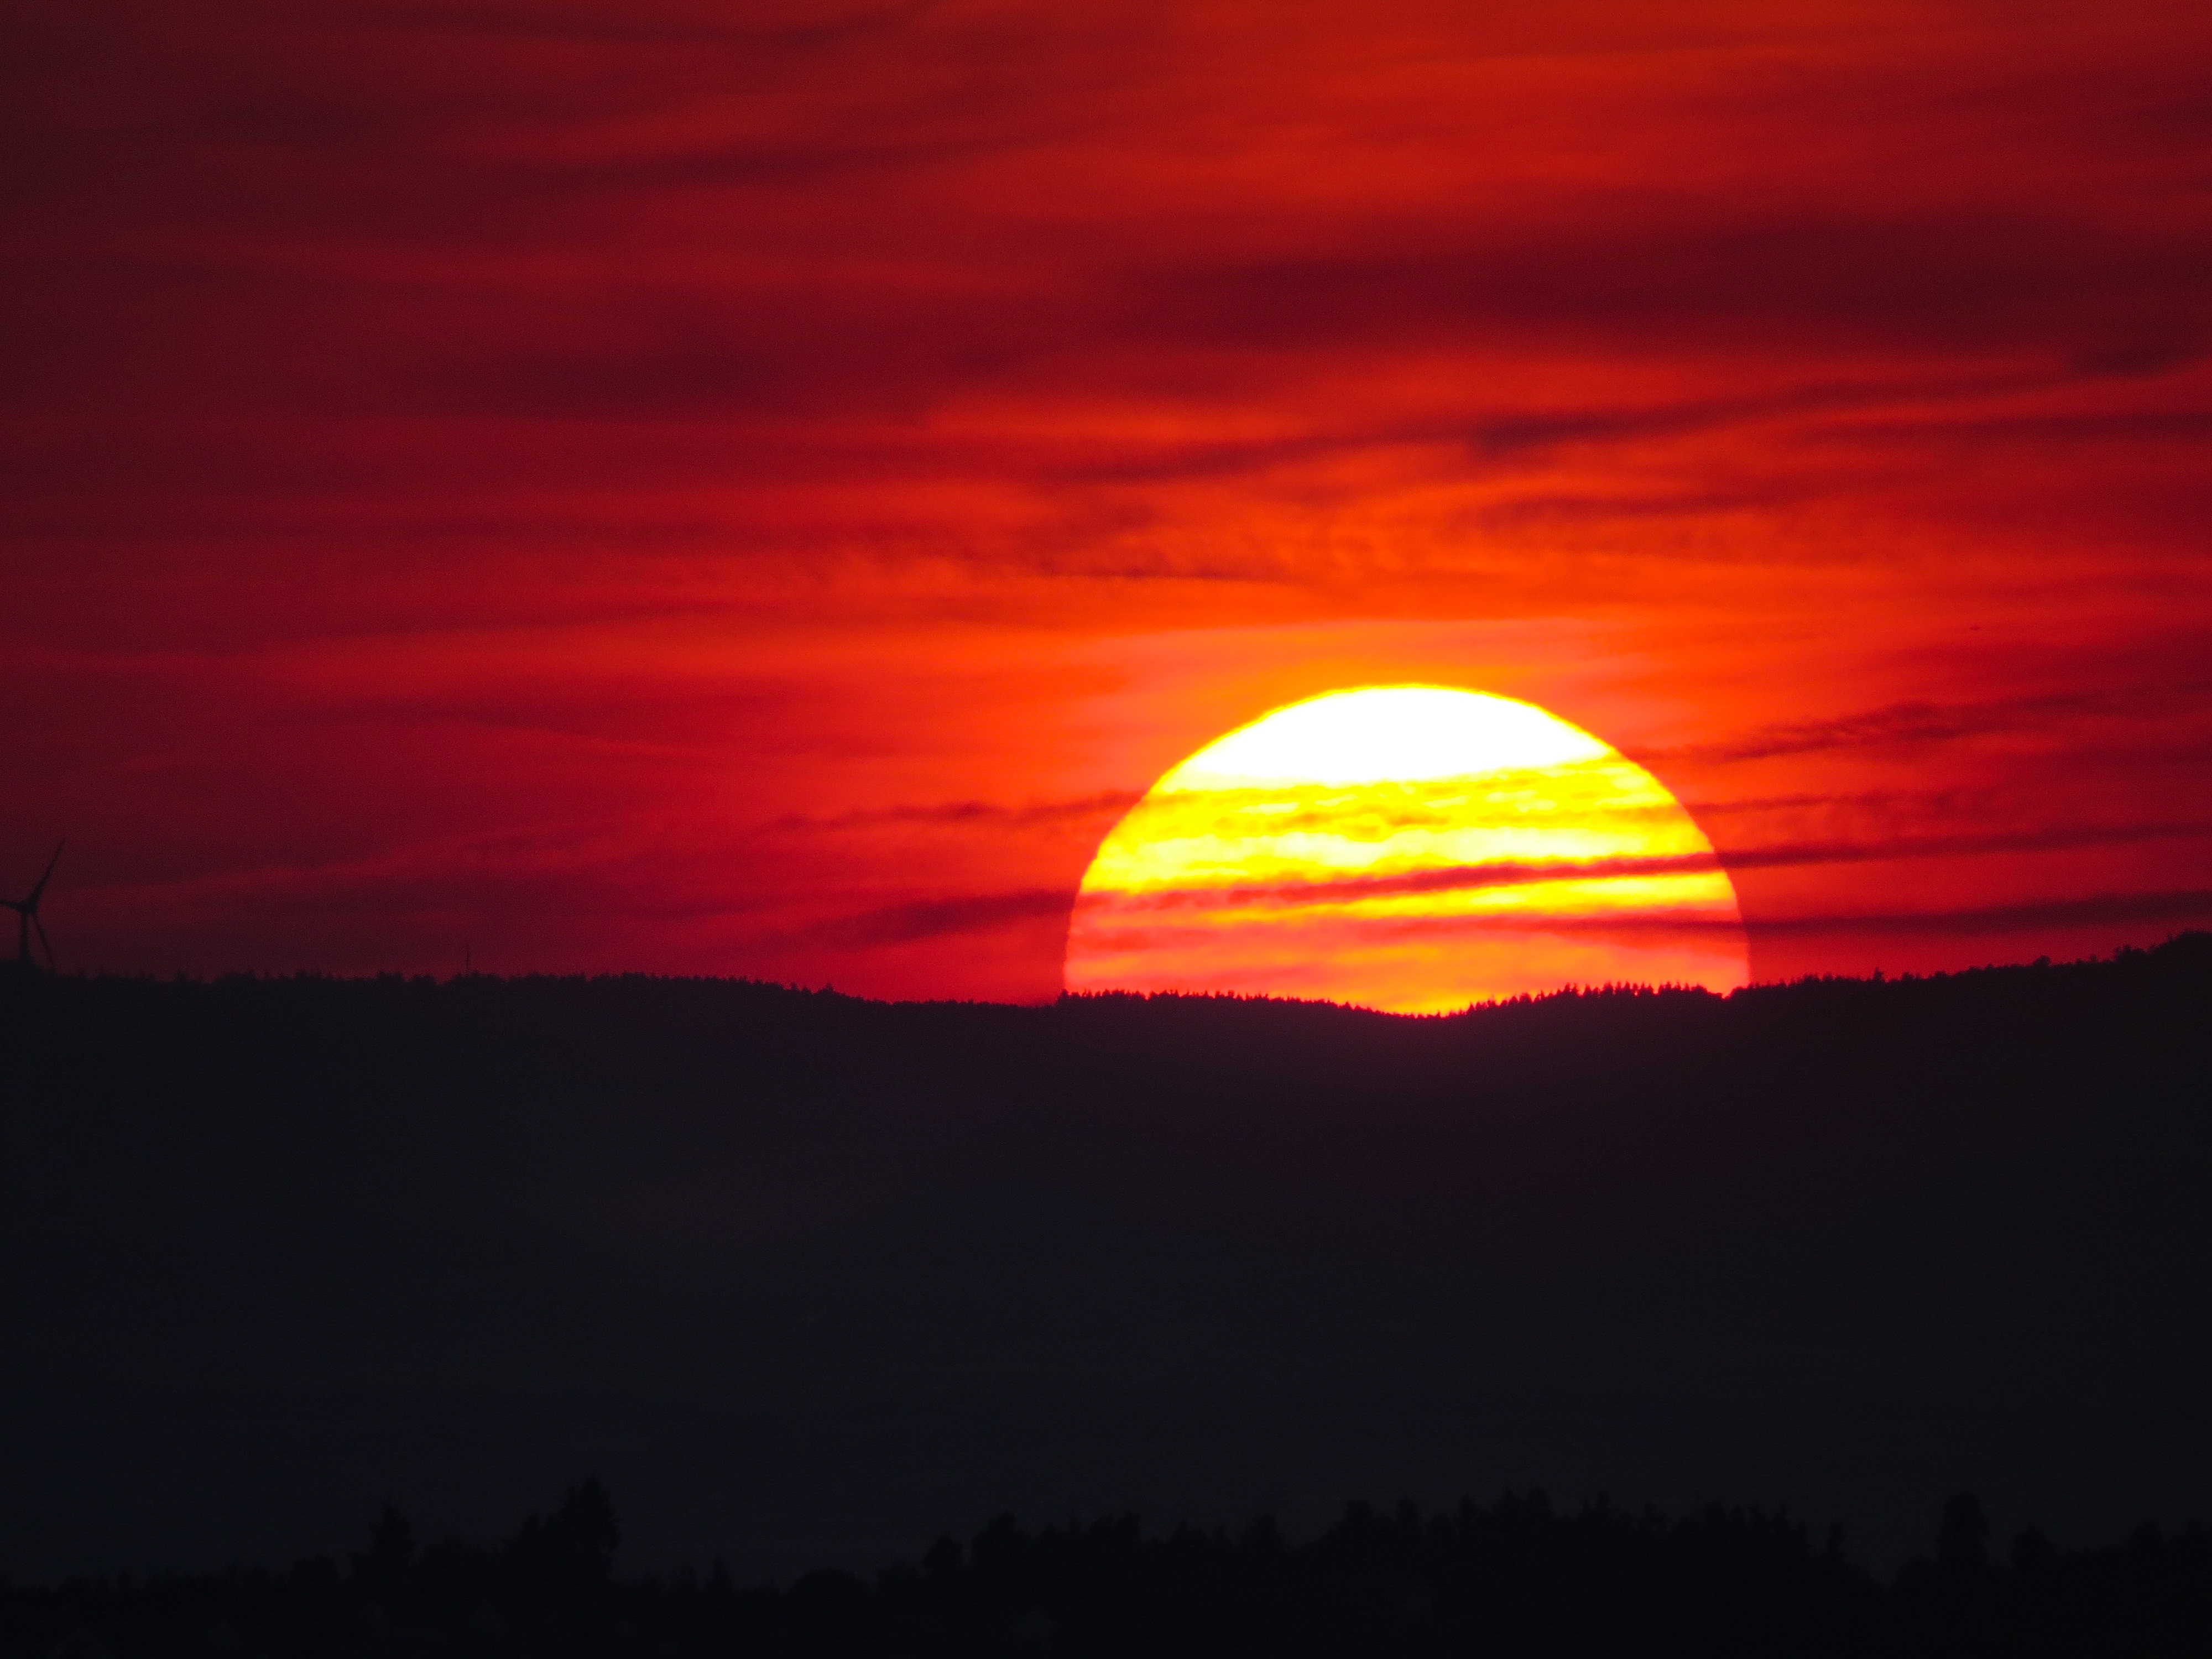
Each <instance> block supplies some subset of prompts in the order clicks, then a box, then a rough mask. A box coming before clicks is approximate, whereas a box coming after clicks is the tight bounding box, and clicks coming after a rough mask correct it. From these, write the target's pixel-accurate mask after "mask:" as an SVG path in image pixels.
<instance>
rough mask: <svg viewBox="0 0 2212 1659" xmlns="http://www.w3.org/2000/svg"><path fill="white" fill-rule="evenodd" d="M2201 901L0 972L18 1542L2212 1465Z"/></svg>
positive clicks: (1861, 1508) (822, 1541)
mask: <svg viewBox="0 0 2212 1659" xmlns="http://www.w3.org/2000/svg"><path fill="white" fill-rule="evenodd" d="M2208 1006H2212V936H2208V935H2205V934H2202V933H2193V934H2186V935H2183V936H2181V937H2179V938H2177V939H2173V940H2171V941H2169V942H2168V943H2167V944H2166V945H2161V946H2160V947H2158V948H2157V949H2155V950H2151V951H2124V952H2122V953H2120V954H2119V955H2118V957H2114V958H2112V959H2110V960H2106V961H2099V962H2089V963H2074V964H2070V965H2065V966H2051V965H2047V964H2039V965H2036V966H2032V967H2018V968H1997V969H1981V970H1977V971H1975V972H1972V973H1964V974H1956V975H1939V976H1934V977H1929V978H1920V979H1911V978H1907V979H1894V980H1888V981H1854V980H1809V981H1801V982H1799V983H1796V984H1791V985H1784V986H1772V987H1759V988H1757V989H1753V990H1750V991H1746V992H1742V993H1739V994H1736V995H1735V996H1732V997H1728V998H1720V997H1715V996H1711V995H1707V994H1704V993H1702V992H1695V991H1680V990H1674V991H1658V992H1653V991H1649V990H1644V989H1636V988H1626V989H1624V988H1620V987H1611V988H1603V987H1601V988H1599V989H1596V990H1589V991H1577V992H1570V993H1565V994H1560V995H1558V996H1553V997H1545V998H1538V999H1534V1000H1522V1001H1516V1002H1513V1003H1509V1004H1504V1005H1500V1006H1492V1007H1484V1008H1479V1009H1476V1010H1474V1011H1473V1012H1468V1013H1466V1014H1462V1015H1453V1016H1449V1017H1445V1018H1424V1019H1407V1018H1394V1017H1390V1016H1386V1015H1381V1014H1375V1013H1370V1012H1362V1011H1358V1010H1352V1009H1345V1008H1339V1007H1334V1006H1328V1005H1315V1004H1299V1003H1288V1002H1275V1001H1267V1000H1245V999H1224V998H1198V997H1155V998H1151V999H1138V998H1126V997H1085V998H1070V999H1066V1000H1062V1001H1061V1002H1060V1003H1058V1004H1056V1005H1053V1006H1040V1007H1015V1006H993V1005H984V1004H884V1003H875V1002H869V1001H865V1000H860V999H857V998H853V997H847V996H840V995H836V994H830V993H826V992H810V991H801V990H793V989H789V988H786V987H775V986H769V985H761V984H754V983H747V982H744V981H712V980H669V979H655V978H650V977H647V976H642V975H625V976H620V977H614V978H605V979H593V980H583V979H552V978H540V979H516V980H501V979H492V978H484V977H465V978H462V979H458V980H451V981H443V982H435V981H430V980H428V979H415V980H409V979H402V978H397V977H392V978H384V979H374V980H354V981H340V980H330V979H319V978H313V977H285V978H238V979H226V980H221V981H213V982H207V983H198V982H189V981H184V982H175V981H149V980H134V979H121V978H69V977H63V978H58V979H47V978H44V977H40V978H36V979H28V980H18V981H10V982H9V983H8V984H7V986H6V987H5V988H4V990H0V1041H4V1043H5V1046H6V1052H7V1054H8V1056H9V1068H8V1071H7V1073H6V1074H5V1081H4V1085H0V1086H4V1091H5V1092H4V1095H0V1329H4V1330H5V1331H6V1332H7V1333H8V1340H7V1341H6V1343H5V1344H4V1345H0V1429H4V1431H5V1432H4V1433H0V1574H4V1575H12V1576H15V1577H40V1578H51V1577H55V1576H57V1575H61V1574H67V1573H72V1572H87V1571H103V1570H105V1571H112V1570H115V1569H118V1568H120V1567H124V1566H129V1567H131V1568H132V1569H133V1570H134V1571H143V1570H146V1569H148V1568H155V1567H159V1568H183V1567H188V1566H191V1567H201V1566H209V1567H211V1566H219V1565H222V1562H224V1561H225V1560H228V1559H288V1558H289V1556H291V1555H294V1554H297V1553H303V1552H309V1553H311V1552H313V1551H318V1550H319V1551H331V1550H335V1549H337V1548H338V1547H340V1541H341V1540H343V1538H344V1537H345V1536H346V1535H347V1534H348V1529H349V1528H350V1527H351V1526H352V1525H353V1524H354V1522H353V1517H355V1516H358V1515H359V1514H360V1513H362V1510H363V1509H364V1507H365V1506H366V1505H368V1504H371V1503H373V1502H374V1499H375V1498H377V1497H378V1496H380V1494H384V1493H390V1494H391V1495H392V1496H393V1497H394V1498H396V1499H398V1501H400V1502H401V1503H402V1504H403V1505H404V1506H405V1507H407V1508H408V1509H409V1510H410V1512H414V1513H417V1514H420V1515H422V1516H425V1517H426V1519H427V1523H428V1524H430V1525H432V1526H433V1527H435V1528H439V1529H441V1530H460V1531H464V1532H468V1531H475V1532H477V1533H482V1532H483V1531H485V1530H487V1529H488V1528H490V1527H492V1526H494V1525H495V1524H496V1522H497V1518H498V1516H501V1514H513V1513H514V1512H516V1510H519V1509H520V1507H521V1506H522V1505H523V1504H524V1503H525V1502H526V1501H527V1496H528V1494H529V1493H530V1492H532V1491H533V1490H536V1489H537V1488H538V1486H540V1485H541V1484H542V1483H543V1482H544V1480H546V1479H547V1478H548V1475H549V1471H550V1472H553V1473H556V1474H557V1473H558V1472H559V1471H562V1470H566V1469H574V1468H579V1467H597V1468H599V1469H600V1470H601V1472H602V1473H603V1474H606V1475H607V1476H608V1478H609V1479H610V1480H611V1481H613V1482H614V1483H615V1484H616V1485H617V1486H618V1487H619V1489H620V1490H622V1491H623V1492H625V1493H626V1494H632V1495H634V1496H633V1498H631V1500H630V1501H632V1502H633V1503H634V1504H635V1515H636V1522H635V1524H636V1525H637V1527H638V1529H639V1530H638V1534H637V1536H636V1539H635V1548H636V1549H637V1551H638V1556H637V1559H639V1560H640V1561H641V1562H643V1563H647V1564H662V1565H665V1564H668V1563H672V1562H674V1561H677V1560H681V1559H687V1558H688V1559H705V1558H707V1557H709V1556H712V1555H714V1554H716V1553H720V1554H723V1555H726V1556H727V1557H728V1558H729V1559H731V1560H732V1563H733V1564H734V1565H736V1566H737V1567H738V1570H739V1571H741V1572H744V1573H750V1574H754V1575H759V1574H764V1573H770V1572H784V1571H796V1570H798V1569H799V1567H801V1566H804V1565H805V1564H806V1563H807V1562H809V1561H813V1560H823V1559H833V1560H835V1559H842V1560H847V1561H854V1562H871V1561H886V1560H890V1559H895V1558H896V1557H897V1556H899V1555H902V1554H908V1553H912V1552H914V1551H915V1550H916V1549H918V1548H919V1547H920V1546H921V1543H923V1542H926V1541H927V1538H928V1537H929V1536H930V1535H931V1534H933V1532H934V1531H935V1529H937V1528H939V1527H941V1526H942V1525H943V1524H944V1522H945V1517H947V1516H961V1515H974V1514H987V1513H991V1512H994V1510H998V1509H1000V1508H1002V1507H1013V1508H1016V1509H1018V1510H1021V1511H1022V1512H1024V1513H1029V1514H1045V1515H1064V1514H1069V1513H1085V1514H1102V1513H1108V1512H1116V1511H1121V1510H1141V1511H1142V1512H1144V1513H1146V1514H1149V1515H1153V1516H1160V1517H1162V1518H1163V1519H1164V1520H1165V1521H1168V1522H1193V1523H1196V1524H1203V1525H1206V1526H1213V1525H1219V1524H1229V1523H1233V1522H1237V1520H1238V1519H1239V1518H1240V1517H1241V1516H1247V1515H1249V1514H1252V1513H1255V1512H1259V1511H1261V1510H1273V1511H1275V1512H1276V1513H1278V1514H1279V1516H1282V1517H1283V1519H1284V1521H1285V1525H1288V1526H1292V1527H1295V1528H1309V1529H1310V1528H1312V1527H1314V1526H1316V1525H1318V1524H1319V1523H1320V1522H1321V1521H1322V1519H1323V1518H1324V1516H1326V1515H1328V1513H1331V1512H1333V1510H1334V1506H1335V1505H1336V1504H1339V1503H1340V1501H1341V1500H1342V1499H1343V1498H1345V1497H1346V1496H1347V1495H1350V1494H1354V1493H1358V1492H1407V1493H1409V1494H1411V1495H1413V1497H1414V1498H1417V1499H1419V1500H1420V1501H1423V1502H1426V1503H1431V1504H1434V1503H1438V1502H1445V1501H1449V1500H1451V1499H1453V1498H1455V1495H1456V1494H1457V1493H1459V1492H1468V1491H1474V1492H1497V1491H1501V1490H1504V1489H1507V1488H1509V1487H1510V1488H1526V1487H1528V1486H1535V1485H1542V1486H1548V1487H1549V1488H1551V1489H1552V1490H1555V1491H1562V1492H1596V1491H1600V1490H1611V1491H1613V1492H1616V1493H1619V1494H1621V1495H1622V1496H1623V1497H1624V1498H1625V1500H1626V1501H1628V1502H1631V1503H1632V1504H1642V1503H1644V1502H1645V1501H1647V1500H1649V1501H1654V1502H1657V1503H1659V1504H1662V1505H1664V1506H1666V1507H1668V1508H1669V1509H1670V1510H1676V1511H1680V1510H1685V1509H1686V1507H1687V1506H1690V1505H1692V1504H1697V1503H1699V1502H1702V1501H1703V1500H1705V1499H1706V1498H1711V1497H1714V1496H1717V1495H1731V1496H1734V1497H1736V1498H1741V1500H1742V1501H1744V1502H1747V1503H1755V1504H1761V1505H1765V1506H1766V1507H1768V1508H1770V1509H1771V1508H1775V1507H1778V1506H1783V1505H1786V1506H1787V1507H1788V1508H1789V1509H1790V1510H1792V1512H1795V1513H1798V1514H1803V1515H1808V1516H1813V1517H1814V1519H1815V1520H1817V1521H1820V1522H1826V1520H1827V1519H1829V1518H1830V1517H1839V1518H1841V1519H1843V1520H1844V1521H1845V1522H1846V1523H1847V1524H1848V1525H1849V1526H1850V1528H1851V1531H1852V1535H1853V1536H1854V1537H1855V1538H1857V1539H1858V1540H1860V1541H1861V1543H1862V1547H1863V1548H1864V1549H1865V1550H1866V1551H1867V1552H1868V1554H1869V1559H1872V1560H1874V1561H1875V1562H1876V1563H1877V1564H1890V1565H1893V1564H1894V1563H1895V1562H1896V1561H1897V1560H1899V1559H1902V1558H1903V1556H1904V1555H1905V1553H1907V1551H1908V1550H1909V1549H1910V1548H1911V1547H1912V1541H1913V1540H1914V1539H1915V1538H1916V1537H1917V1534H1918V1531H1919V1528H1920V1526H1921V1524H1922V1522H1921V1517H1922V1516H1924V1515H1925V1514H1926V1513H1927V1512H1928V1511H1929V1507H1930V1506H1931V1505H1932V1504H1934V1503H1935V1502H1936V1500H1937V1499H1938V1498H1941V1496H1942V1494H1943V1493H1944V1492H1953V1491H1957V1490H1959V1489H1960V1488H1962V1487H1969V1486H1971V1487H1973V1488H1976V1489H1978V1490H1979V1491H1981V1492H1983V1493H1984V1497H1985V1498H1986V1499H1987V1501H1988V1502H1989V1503H1990V1506H1991V1509H1992V1510H1993V1512H1995V1513H1996V1514H1997V1515H1998V1516H2000V1517H2001V1518H2002V1519H2004V1520H2005V1522H2006V1524H2008V1525H2013V1524H2019V1523H2024V1522H2026V1521H2028V1520H2034V1521H2036V1522H2039V1524H2042V1525H2045V1526H2046V1527H2048V1528H2051V1529H2052V1532H2053V1535H2054V1536H2055V1537H2059V1538H2061V1539H2064V1538H2074V1539H2081V1538H2085V1537H2094V1536H2099V1535H2112V1534H2116V1533H2117V1532H2118V1530H2120V1529H2121V1528H2124V1527H2127V1526H2130V1525H2132V1524H2134V1523H2135V1522H2137V1521H2139V1520H2141V1519H2142V1518H2143V1517H2146V1516H2150V1517H2155V1518H2157V1519H2159V1520H2160V1521H2162V1522H2168V1523H2172V1522H2179V1521H2181V1520H2183V1519H2185V1518H2186V1517H2187V1516H2191V1515H2212V1406H2208V1403H2207V1402H2208V1401H2212V1317H2208V1316H2209V1315H2212V1305H2209V1304H2212V1204H2208V1203H2207V1202H2206V1194H2207V1193H2208V1191H2212V1112H2208V1104H2212V1091H2208V1089H2207V1086H2206V1079H2207V1072H2208V1068H2207V1060H2208V1053H2207V1048H2208V1044H2207V1021H2206V1011H2207V1008H2208Z"/></svg>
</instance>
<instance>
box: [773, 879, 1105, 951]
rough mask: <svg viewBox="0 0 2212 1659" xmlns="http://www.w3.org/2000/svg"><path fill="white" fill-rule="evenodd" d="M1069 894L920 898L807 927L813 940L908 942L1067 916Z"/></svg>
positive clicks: (1049, 890)
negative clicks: (1043, 918) (1044, 918)
mask: <svg viewBox="0 0 2212 1659" xmlns="http://www.w3.org/2000/svg"><path fill="white" fill-rule="evenodd" d="M1072 898H1073V895H1072V894H1071V893H1069V892H1067V891H1066V890H1064V889H1061V888H1056V887H1040V888H1031V889H1029V890H1024V891H1021V892H1012V893H978V894H973V895H969V896H963V897H959V898H944V899H923V900H919V901H916V902H913V903H910V904H892V905H886V906H884V908H881V909H876V910H864V911H862V912H860V914H859V915H850V916H841V917H837V918H836V919H834V920H831V921H824V922H821V923H819V924H817V925H816V926H815V927H811V928H810V929H808V930H807V934H806V938H807V939H808V940H809V942H811V943H812V944H816V945H842V946H847V947H867V946H874V945H912V944H915V943H917V942H919V941H921V940H924V939H944V938H947V937H950V936H952V935H955V934H961V933H988V932H991V931H993V930H994V929H997V928H1000V927H1010V926H1012V924H1014V923H1016V922H1022V921H1036V920H1038V919H1040V918H1042V917H1048V916H1055V915H1066V913H1067V909H1068V905H1069V902H1070V900H1071V899H1072Z"/></svg>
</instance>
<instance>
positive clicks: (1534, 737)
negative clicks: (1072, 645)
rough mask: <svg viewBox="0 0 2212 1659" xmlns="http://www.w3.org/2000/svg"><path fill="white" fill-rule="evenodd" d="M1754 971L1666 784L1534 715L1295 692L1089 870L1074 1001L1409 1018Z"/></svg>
mask: <svg viewBox="0 0 2212 1659" xmlns="http://www.w3.org/2000/svg"><path fill="white" fill-rule="evenodd" d="M1746 977H1747V958H1746V949H1745V943H1744V933H1743V921H1742V917H1741V915H1740V913H1739V912H1738V910H1737V908H1736V899H1735V889H1734V888H1733V887H1732V886H1730V885H1729V878H1728V875H1727V872H1725V871H1723V869H1722V868H1721V867H1720V865H1719V862H1718V860H1716V859H1715V857H1714V856H1713V848H1712V843H1711V842H1709V841H1707V840H1706V839H1705V835H1704V833H1703V832H1702V831H1701V830H1699V828H1698V826H1697V824H1696V823H1694V822H1693V821H1692V819H1691V817H1690V815H1689V814H1688V813H1687V812H1686V811H1683V810H1682V806H1681V804H1680V802H1679V801H1677V800H1676V799H1674V797H1673V796H1672V795H1670V794H1668V793H1667V790H1666V788H1665V787H1664V786H1663V785H1662V784H1661V783H1660V781H1658V780H1657V779H1656V778H1655V777H1653V776H1652V775H1650V773H1649V772H1647V771H1645V770H1644V769H1643V768H1642V767H1640V766H1638V765H1637V764H1636V763H1634V762H1633V761H1631V760H1628V759H1626V757H1623V756H1621V755H1620V753H1618V752H1617V751H1616V750H1613V749H1612V748H1611V747H1609V746H1608V745H1607V744H1604V743H1601V742H1600V741H1599V740H1598V739H1597V738H1594V737H1592V736H1591V735H1590V734H1589V732H1585V731H1583V730H1582V729H1581V728H1580V727H1579V726H1570V725H1569V724H1568V723H1567V722H1566V721H1565V720H1560V719H1559V718H1558V717H1557V716H1556V715H1553V714H1547V713H1545V712H1544V710H1542V709H1541V708H1536V707H1535V706H1534V704H1532V703H1525V702H1516V701H1515V700H1513V699H1512V698H1510V697H1494V696H1486V695H1484V694H1483V693H1480V692H1476V691H1462V690H1452V689H1450V688H1448V687H1444V686H1434V685H1387V686H1367V687H1362V688H1360V689H1358V690H1349V691H1332V692H1329V693H1328V694H1326V695H1324V696H1317V697H1310V698H1308V699H1307V700H1306V701H1305V702H1295V703H1291V705H1289V706H1288V707H1287V708H1278V709H1276V710H1275V711H1274V712H1273V714H1266V715H1263V716H1261V718H1260V719H1258V720H1255V721H1253V722H1252V723H1251V724H1250V725H1249V726H1243V727H1240V728H1239V729H1238V730H1237V731H1234V732H1231V733H1230V734H1229V735H1228V736H1227V737H1225V738H1221V739H1219V740H1218V742H1215V743H1212V744H1207V745H1206V747H1205V748H1203V749H1201V750H1199V751H1198V753H1196V754H1195V755H1193V756H1192V757H1190V758H1189V759H1188V760H1187V761H1185V762H1183V763H1182V765H1180V766H1178V767H1176V768H1175V769H1174V770H1172V771H1170V773H1168V774H1167V775H1166V776H1164V777H1163V778H1162V779H1161V780H1160V781H1158V783H1156V784H1154V785H1153V786H1152V788H1151V790H1150V791H1149V792H1148V793H1146V796H1145V798H1144V799H1142V800H1140V801H1139V802H1138V803H1137V805H1135V806H1133V807H1132V808H1131V809H1130V811H1129V812H1128V815H1127V817H1124V818H1123V819H1122V820H1121V823H1118V824H1116V825H1115V827H1114V829H1113V832H1112V833H1111V834H1110V835H1109V836H1107V837H1106V839H1105V841H1104V842H1103V843H1102V844H1101V845H1100V847H1099V848H1098V854H1097V857H1096V858H1095V859H1093V860H1091V868H1090V870H1089V871H1088V872H1086V873H1085V876H1084V878H1083V888H1082V891H1081V893H1080V894H1079V896H1078V898H1077V900H1076V905H1075V915H1074V918H1073V921H1072V923H1071V925H1070V927H1069V931H1068V939H1067V964H1066V983H1067V988H1068V989H1069V990H1071V991H1098V990H1109V989H1118V990H1133V991H1237V992H1246V993H1264V994H1267V995H1269V996H1285V997H1321V998H1326V999H1328V1000H1330V1001H1334V1002H1352V1003H1361V1004H1364V1005H1365V1006H1368V1007H1371V1008H1388V1009H1392V1010H1395V1011H1398V1012H1408V1013H1412V1012H1437V1011H1439V1010H1443V1009H1451V1008H1463V1007H1465V1006H1467V1005H1468V1004H1469V1003H1471V1002H1483V1001H1488V1000H1492V999H1493V998H1498V997H1508V996H1514V995H1516V994H1520V993H1522V992H1544V991H1552V990H1557V989H1558V988H1559V987H1561V986H1563V985H1570V984H1579V985H1600V984H1644V985H1702V986H1705V987H1708V988H1710V989H1712V990H1716V991H1725V990H1729V989H1733V988H1734V987H1736V986H1739V985H1741V984H1742V983H1743V982H1744V981H1745V979H1746Z"/></svg>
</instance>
